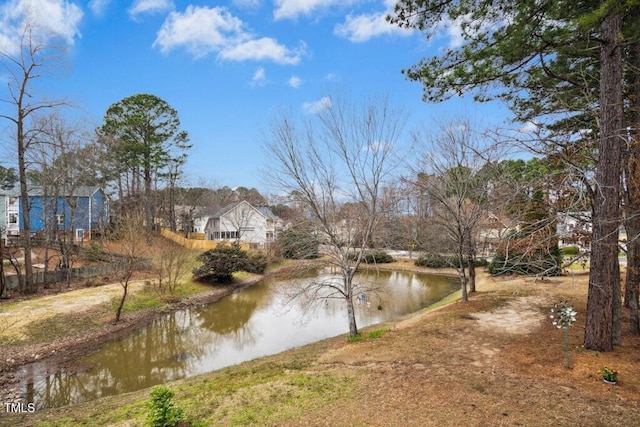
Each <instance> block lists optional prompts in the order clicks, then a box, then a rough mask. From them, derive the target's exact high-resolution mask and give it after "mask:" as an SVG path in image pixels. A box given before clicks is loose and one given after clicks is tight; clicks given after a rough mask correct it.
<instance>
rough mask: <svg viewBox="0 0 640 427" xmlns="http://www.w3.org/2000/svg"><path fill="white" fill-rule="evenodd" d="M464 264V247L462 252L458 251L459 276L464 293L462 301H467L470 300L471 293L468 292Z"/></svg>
mask: <svg viewBox="0 0 640 427" xmlns="http://www.w3.org/2000/svg"><path fill="white" fill-rule="evenodd" d="M464 265H465V257H464V254H463V252H462V249H460V252H459V253H458V276H460V292H461V294H462V301H463V302H467V301H469V294H468V293H467V275H466V274H465V273H466V272H465V269H464Z"/></svg>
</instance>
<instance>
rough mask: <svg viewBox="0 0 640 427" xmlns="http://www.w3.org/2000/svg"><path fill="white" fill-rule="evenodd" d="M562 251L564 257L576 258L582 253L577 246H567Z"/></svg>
mask: <svg viewBox="0 0 640 427" xmlns="http://www.w3.org/2000/svg"><path fill="white" fill-rule="evenodd" d="M560 251H561V252H562V255H564V256H576V255H578V254H579V253H580V248H578V247H577V246H565V247H564V248H562V249H561V250H560Z"/></svg>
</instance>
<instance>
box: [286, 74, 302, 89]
mask: <svg viewBox="0 0 640 427" xmlns="http://www.w3.org/2000/svg"><path fill="white" fill-rule="evenodd" d="M288 83H289V86H291V87H292V88H294V89H298V88H299V87H300V86H302V83H304V81H303V80H302V79H301V78H300V77H298V76H291V78H290V79H289V82H288Z"/></svg>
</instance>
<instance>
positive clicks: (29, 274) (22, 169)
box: [17, 106, 37, 294]
mask: <svg viewBox="0 0 640 427" xmlns="http://www.w3.org/2000/svg"><path fill="white" fill-rule="evenodd" d="M18 109H19V111H18V134H17V139H18V144H17V145H18V176H19V181H20V205H21V207H22V233H21V234H22V239H23V247H24V277H25V283H24V284H25V292H26V293H28V294H31V293H35V292H36V290H37V287H36V285H35V283H34V282H33V263H32V261H31V249H32V245H31V220H30V219H29V210H30V209H29V192H28V187H27V166H26V161H25V154H26V149H27V148H26V144H25V135H24V128H23V126H24V124H23V122H24V113H23V112H22V108H21V107H20V106H19V107H18Z"/></svg>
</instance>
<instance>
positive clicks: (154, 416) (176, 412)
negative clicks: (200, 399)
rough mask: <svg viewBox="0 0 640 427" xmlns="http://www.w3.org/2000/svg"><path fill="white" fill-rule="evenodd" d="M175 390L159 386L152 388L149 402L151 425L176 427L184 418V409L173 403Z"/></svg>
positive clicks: (148, 416)
mask: <svg viewBox="0 0 640 427" xmlns="http://www.w3.org/2000/svg"><path fill="white" fill-rule="evenodd" d="M173 396H174V393H173V391H171V390H169V389H168V388H167V387H164V386H158V387H154V388H153V390H151V400H150V401H149V402H148V403H147V405H148V406H149V414H148V415H147V425H149V426H151V427H175V426H177V425H178V424H179V423H180V422H181V421H182V420H183V419H184V410H183V409H182V408H181V407H179V406H175V405H174V403H173Z"/></svg>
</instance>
